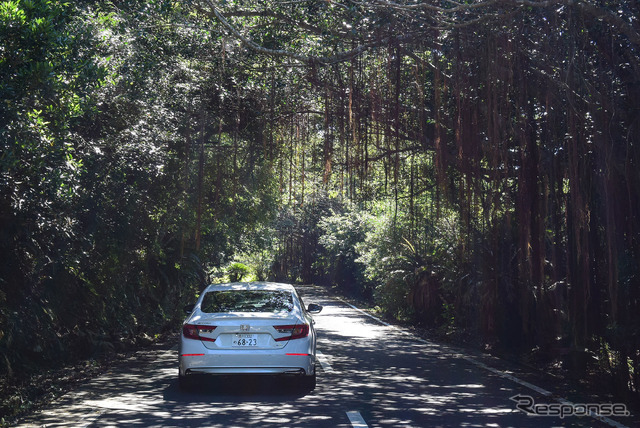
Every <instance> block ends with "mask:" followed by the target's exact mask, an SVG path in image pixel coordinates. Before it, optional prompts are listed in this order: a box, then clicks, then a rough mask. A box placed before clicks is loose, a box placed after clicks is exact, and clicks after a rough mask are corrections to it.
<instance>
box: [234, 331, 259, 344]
mask: <svg viewBox="0 0 640 428" xmlns="http://www.w3.org/2000/svg"><path fill="white" fill-rule="evenodd" d="M232 344H233V346H240V347H251V346H258V335H257V334H236V335H235V337H234V338H233V342H232Z"/></svg>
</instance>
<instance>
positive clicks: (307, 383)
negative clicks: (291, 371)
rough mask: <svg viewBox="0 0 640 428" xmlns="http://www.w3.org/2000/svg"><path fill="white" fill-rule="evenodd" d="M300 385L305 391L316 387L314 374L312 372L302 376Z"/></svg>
mask: <svg viewBox="0 0 640 428" xmlns="http://www.w3.org/2000/svg"><path fill="white" fill-rule="evenodd" d="M301 386H302V389H304V390H305V391H313V390H314V389H316V374H315V373H314V374H312V375H311V376H303V377H302V382H301Z"/></svg>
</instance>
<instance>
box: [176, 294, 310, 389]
mask: <svg viewBox="0 0 640 428" xmlns="http://www.w3.org/2000/svg"><path fill="white" fill-rule="evenodd" d="M321 310H322V306H319V305H314V304H311V305H309V306H308V307H307V308H305V307H304V305H303V303H302V300H301V299H300V296H298V293H297V292H296V290H295V288H294V287H293V286H292V285H289V284H278V283H272V282H238V283H230V284H214V285H210V286H209V287H207V288H206V289H205V290H204V292H203V293H202V295H201V296H200V298H199V299H198V301H197V302H196V304H195V305H194V306H193V307H191V306H189V307H186V308H185V311H186V312H187V313H189V314H190V315H189V316H188V317H187V319H186V320H185V322H184V324H183V326H182V335H181V337H180V348H179V363H180V372H179V381H180V386H181V387H186V386H189V385H190V384H191V381H192V380H193V379H195V378H196V375H200V374H214V375H230V374H233V375H235V374H272V375H275V374H277V375H285V374H286V375H299V376H300V379H301V381H302V382H301V386H304V387H306V388H311V389H312V388H314V387H315V383H316V370H315V356H316V333H315V329H314V326H313V324H314V321H313V318H312V317H311V314H315V313H319V312H320V311H321Z"/></svg>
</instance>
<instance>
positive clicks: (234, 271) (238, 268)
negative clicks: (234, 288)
mask: <svg viewBox="0 0 640 428" xmlns="http://www.w3.org/2000/svg"><path fill="white" fill-rule="evenodd" d="M247 274H249V267H248V266H247V265H245V264H243V263H240V262H235V263H231V265H230V266H229V267H228V268H227V275H229V281H230V282H238V281H242V278H243V277H244V276H246V275H247Z"/></svg>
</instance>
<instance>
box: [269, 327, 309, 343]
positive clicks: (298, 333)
mask: <svg viewBox="0 0 640 428" xmlns="http://www.w3.org/2000/svg"><path fill="white" fill-rule="evenodd" d="M273 328H275V329H276V331H277V332H278V333H283V334H284V333H286V334H288V336H285V337H279V338H277V339H276V342H282V341H284V340H293V339H302V338H303V337H307V336H308V335H309V324H296V325H276V326H273Z"/></svg>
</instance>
